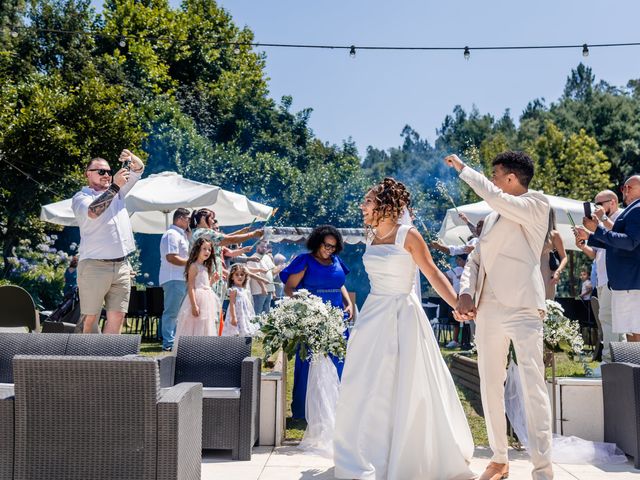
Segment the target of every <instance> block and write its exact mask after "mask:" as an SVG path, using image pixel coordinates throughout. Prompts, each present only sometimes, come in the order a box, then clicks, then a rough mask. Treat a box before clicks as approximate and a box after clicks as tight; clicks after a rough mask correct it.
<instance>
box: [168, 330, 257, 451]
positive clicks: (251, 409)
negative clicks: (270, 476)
mask: <svg viewBox="0 0 640 480" xmlns="http://www.w3.org/2000/svg"><path fill="white" fill-rule="evenodd" d="M174 350H175V355H173V354H172V355H168V356H165V357H162V358H161V359H159V363H160V370H161V372H160V375H161V379H162V384H163V385H172V384H174V383H179V382H200V383H202V385H203V394H202V396H203V399H202V448H204V449H219V450H231V457H232V459H233V460H250V459H251V449H252V448H253V446H254V445H255V444H256V442H257V441H258V435H259V427H260V379H261V372H260V370H261V361H260V359H259V358H254V357H250V355H251V338H245V337H179V338H178V339H177V341H176V347H175V348H174Z"/></svg>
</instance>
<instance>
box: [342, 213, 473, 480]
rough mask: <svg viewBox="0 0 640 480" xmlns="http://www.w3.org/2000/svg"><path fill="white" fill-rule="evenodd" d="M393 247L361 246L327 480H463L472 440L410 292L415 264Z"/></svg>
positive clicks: (399, 240) (403, 230)
mask: <svg viewBox="0 0 640 480" xmlns="http://www.w3.org/2000/svg"><path fill="white" fill-rule="evenodd" d="M410 228H411V226H408V225H401V226H400V227H399V229H398V232H397V237H396V241H395V244H389V245H370V244H368V245H367V249H366V252H365V254H364V256H363V261H364V265H365V268H366V270H367V273H368V275H369V280H370V283H371V293H370V294H369V296H368V297H367V300H366V302H365V304H364V306H363V307H362V311H361V312H360V314H359V316H358V319H357V321H356V325H355V327H354V328H353V330H352V332H351V337H350V339H349V342H348V347H347V355H346V359H345V366H344V371H343V374H342V383H341V386H340V396H339V399H338V405H337V411H336V425H335V436H334V462H335V476H336V477H337V478H345V479H347V478H348V479H372V480H373V479H375V480H418V479H424V480H468V479H471V478H475V475H474V474H473V472H472V471H471V470H470V469H469V462H470V460H471V457H472V455H473V448H474V447H473V439H472V437H471V432H470V430H469V425H468V423H467V420H466V417H465V414H464V411H463V409H462V405H461V404H460V400H459V399H458V395H457V392H456V387H455V385H454V383H453V380H452V378H451V375H450V373H449V370H448V368H447V366H446V365H445V363H444V360H443V358H442V355H441V354H440V350H439V348H438V343H437V341H436V339H435V337H434V335H433V331H432V330H431V326H430V325H429V320H428V319H427V316H426V315H425V313H424V311H423V309H422V305H421V303H420V300H419V299H418V297H417V295H416V293H415V291H414V282H415V279H416V264H415V263H414V261H413V258H412V257H411V255H410V254H409V252H407V251H406V250H405V248H404V241H405V238H406V236H407V232H408V231H409V229H410Z"/></svg>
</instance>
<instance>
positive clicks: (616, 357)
mask: <svg viewBox="0 0 640 480" xmlns="http://www.w3.org/2000/svg"><path fill="white" fill-rule="evenodd" d="M611 359H612V360H613V363H606V364H604V365H602V394H603V397H604V441H605V442H612V443H615V444H617V445H618V447H620V448H621V449H622V451H623V452H624V453H626V454H627V455H630V456H632V457H633V460H634V464H635V467H636V468H640V343H637V342H630V343H623V342H611Z"/></svg>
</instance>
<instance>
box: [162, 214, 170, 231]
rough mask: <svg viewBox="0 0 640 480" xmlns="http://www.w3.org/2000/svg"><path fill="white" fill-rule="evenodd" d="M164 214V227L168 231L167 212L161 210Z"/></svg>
mask: <svg viewBox="0 0 640 480" xmlns="http://www.w3.org/2000/svg"><path fill="white" fill-rule="evenodd" d="M162 213H164V226H165V227H166V228H165V229H166V230H169V210H163V211H162Z"/></svg>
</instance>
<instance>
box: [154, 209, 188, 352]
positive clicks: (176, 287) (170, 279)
mask: <svg viewBox="0 0 640 480" xmlns="http://www.w3.org/2000/svg"><path fill="white" fill-rule="evenodd" d="M189 215H190V213H189V210H187V209H186V208H178V209H177V210H176V211H175V212H173V225H171V226H170V227H169V230H167V231H166V232H165V233H164V235H162V239H161V240H160V275H159V279H158V280H159V283H160V286H161V287H162V290H163V292H164V311H163V312H162V318H161V319H160V328H161V332H162V349H163V350H165V351H171V349H172V348H173V340H174V338H175V336H176V321H177V319H178V311H179V310H180V305H181V304H182V300H183V299H184V296H185V294H186V291H187V281H186V279H185V276H184V268H185V265H186V264H187V260H188V259H189V239H188V238H187V229H188V228H189Z"/></svg>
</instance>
